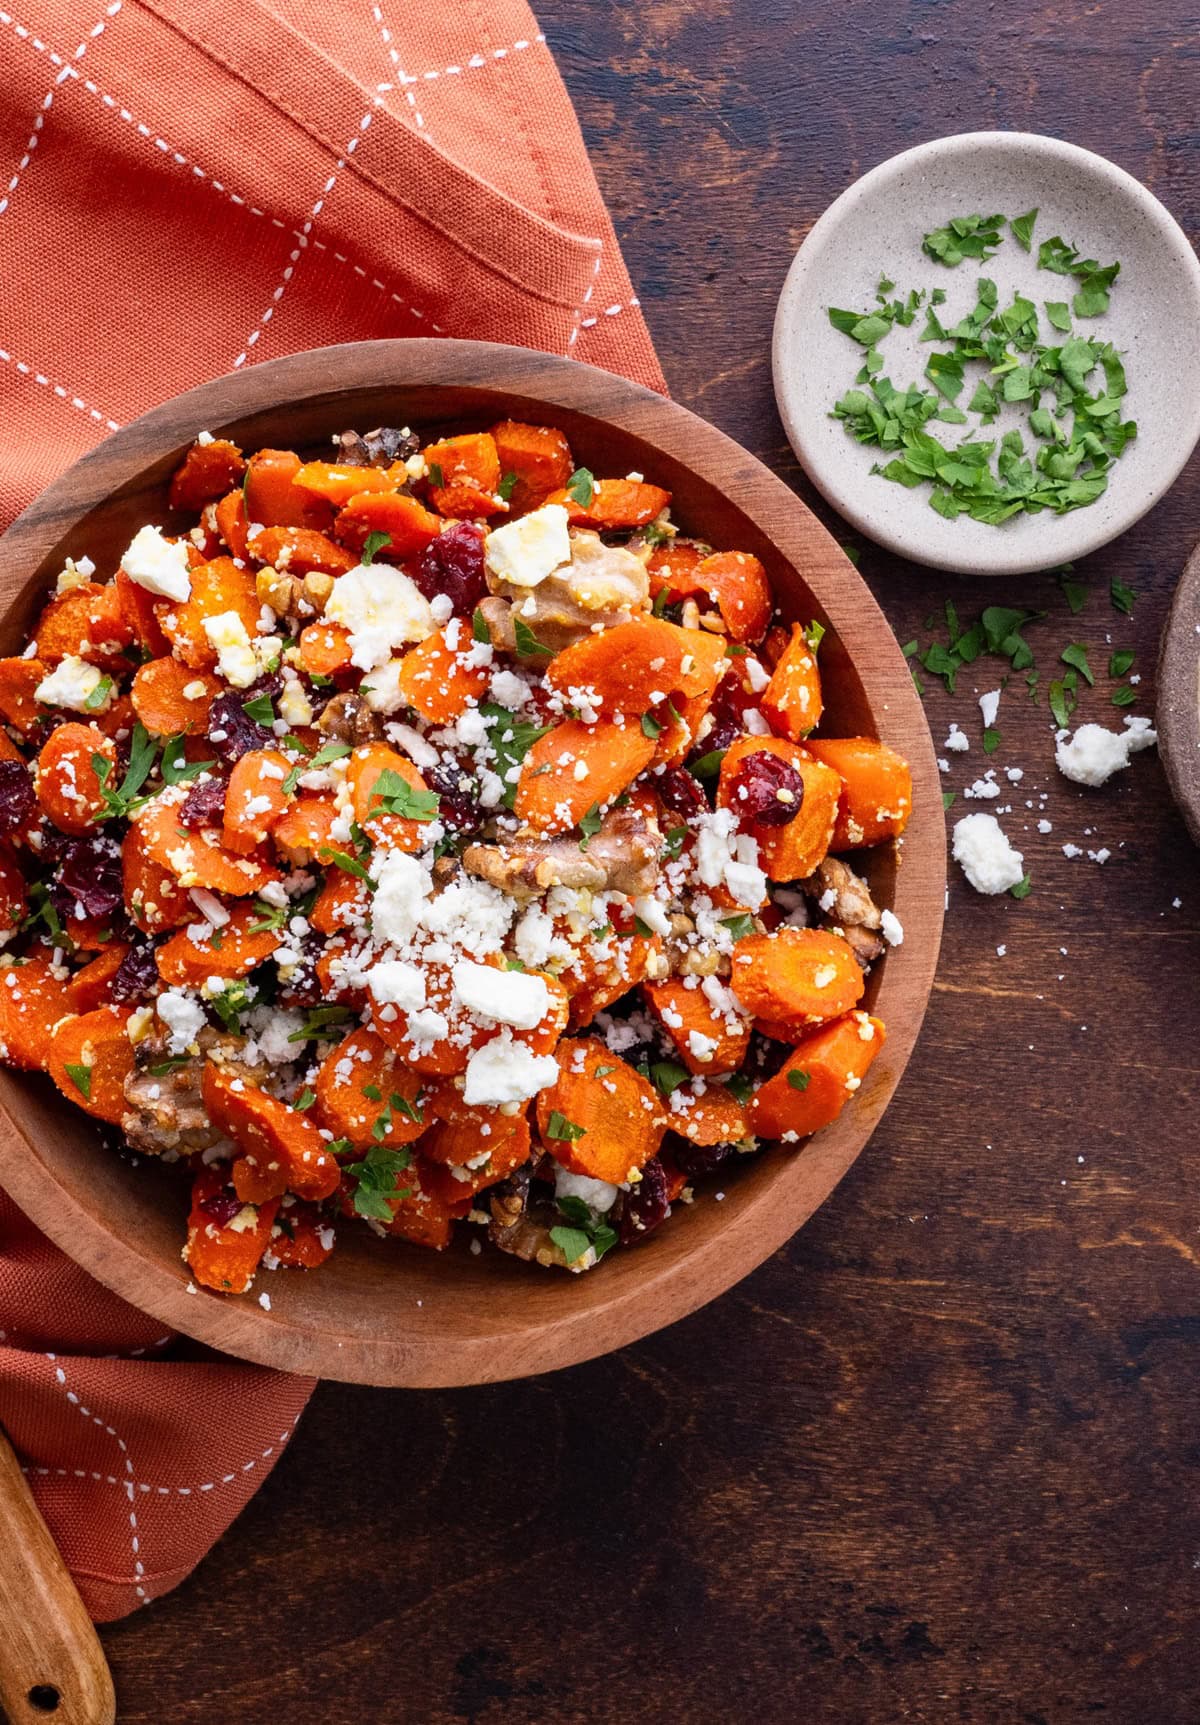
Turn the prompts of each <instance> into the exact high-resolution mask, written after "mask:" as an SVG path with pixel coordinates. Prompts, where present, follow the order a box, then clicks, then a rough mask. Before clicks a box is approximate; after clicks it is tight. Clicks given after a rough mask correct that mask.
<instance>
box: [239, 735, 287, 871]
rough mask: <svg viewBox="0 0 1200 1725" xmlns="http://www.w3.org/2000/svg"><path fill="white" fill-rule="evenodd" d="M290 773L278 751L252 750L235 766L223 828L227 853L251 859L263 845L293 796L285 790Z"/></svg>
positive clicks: (285, 757)
mask: <svg viewBox="0 0 1200 1725" xmlns="http://www.w3.org/2000/svg"><path fill="white" fill-rule="evenodd" d="M291 770H292V763H291V761H289V760H288V758H287V756H286V755H285V754H283V753H282V751H281V750H279V749H250V750H248V751H247V753H246V754H244V755H243V756H242V758H241V759H240V760H239V761H236V762H235V763H234V767H233V771H232V772H231V773H230V775H229V786H228V788H227V790H226V792H225V820H224V824H223V826H222V828H221V843H222V844H223V845H224V846H225V849H226V850H229V851H233V852H234V853H235V854H236V855H237V856H250V855H251V853H252V852H254V851H256V850H257V849H258V847H259V845H260V844H262V843H263V841H264V840H265V839H266V837H267V835H268V834H269V833H270V831H271V829H272V828H273V827H274V825H275V822H276V821H277V820H278V819H279V818H280V816H281V815H282V814H283V813H284V812H285V810H286V809H287V806H288V803H289V802H290V800H291V797H292V795H293V794H294V793H293V792H291V791H288V790H285V789H284V786H285V785H286V783H287V779H288V774H289V773H290V772H291Z"/></svg>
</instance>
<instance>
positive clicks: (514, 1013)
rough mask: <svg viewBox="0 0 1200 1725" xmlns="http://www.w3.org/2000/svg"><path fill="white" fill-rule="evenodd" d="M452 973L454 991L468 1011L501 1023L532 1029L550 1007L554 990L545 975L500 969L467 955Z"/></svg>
mask: <svg viewBox="0 0 1200 1725" xmlns="http://www.w3.org/2000/svg"><path fill="white" fill-rule="evenodd" d="M450 974H451V977H452V980H453V982H454V992H455V994H456V995H457V997H458V999H459V1001H460V1002H461V1004H462V1005H463V1006H465V1007H466V1009H467V1011H468V1012H474V1013H477V1014H478V1015H479V1016H480V1017H481V1018H490V1019H492V1020H494V1021H495V1023H497V1024H511V1025H513V1026H514V1027H515V1028H516V1029H517V1030H532V1029H533V1027H534V1025H535V1024H540V1023H541V1021H542V1019H543V1018H545V1016H546V1014H547V1012H549V1010H550V991H549V989H548V988H547V987H546V983H545V979H544V978H543V977H540V976H528V975H526V974H525V972H524V971H521V970H497V969H496V968H495V967H494V966H493V965H490V964H476V963H474V961H473V960H471V959H467V958H464V959H460V960H459V962H458V963H457V964H456V965H455V966H454V969H453V970H452V971H451V973H450Z"/></svg>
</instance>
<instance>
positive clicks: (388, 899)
mask: <svg viewBox="0 0 1200 1725" xmlns="http://www.w3.org/2000/svg"><path fill="white" fill-rule="evenodd" d="M375 879H376V881H377V883H378V885H377V887H376V890H375V896H374V898H373V899H372V900H371V926H372V930H373V933H374V937H375V942H376V945H378V946H398V947H400V946H407V945H408V943H409V942H410V941H411V940H412V937H413V935H414V934H415V933H416V932H417V927H418V925H419V923H420V920H421V912H422V908H423V904H424V901H425V899H427V898H428V897H429V894H430V893H431V892H432V891H433V882H432V880H431V879H430V876H429V871H428V869H425V868H422V867H421V864H420V863H419V862H418V861H417V859H416V857H414V856H409V855H408V853H407V852H406V851H387V852H386V853H385V854H384V855H383V857H382V858H381V859H380V860H378V861H377V862H376V864H375Z"/></svg>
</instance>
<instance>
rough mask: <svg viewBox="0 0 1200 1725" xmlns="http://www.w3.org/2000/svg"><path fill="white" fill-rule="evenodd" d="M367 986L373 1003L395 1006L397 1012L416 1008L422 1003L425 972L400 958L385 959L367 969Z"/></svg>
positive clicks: (410, 1010)
mask: <svg viewBox="0 0 1200 1725" xmlns="http://www.w3.org/2000/svg"><path fill="white" fill-rule="evenodd" d="M367 987H368V988H369V989H370V991H371V998H372V1000H373V1001H374V1002H375V1004H376V1005H377V1006H397V1007H399V1008H400V1011H401V1012H418V1011H419V1010H420V1009H421V1007H423V1006H424V1004H425V972H424V971H423V970H422V969H421V968H420V966H419V965H416V964H405V962H404V961H403V959H399V958H391V959H385V960H383V962H382V963H380V964H373V965H372V966H371V968H370V970H369V971H368V972H367Z"/></svg>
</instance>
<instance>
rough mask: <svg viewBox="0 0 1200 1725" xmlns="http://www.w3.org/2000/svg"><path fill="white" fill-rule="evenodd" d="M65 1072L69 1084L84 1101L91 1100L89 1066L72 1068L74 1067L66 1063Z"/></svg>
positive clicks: (90, 1073)
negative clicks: (69, 1081)
mask: <svg viewBox="0 0 1200 1725" xmlns="http://www.w3.org/2000/svg"><path fill="white" fill-rule="evenodd" d="M66 1072H67V1077H68V1078H69V1079H70V1080H71V1083H72V1084H73V1085H74V1086H75V1088H76V1090H78V1092H79V1094H80V1095H81V1096H82V1097H83V1099H84V1101H85V1102H89V1101H90V1100H91V1096H92V1069H91V1067H90V1066H74V1065H71V1064H70V1063H68V1065H67V1068H66Z"/></svg>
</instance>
